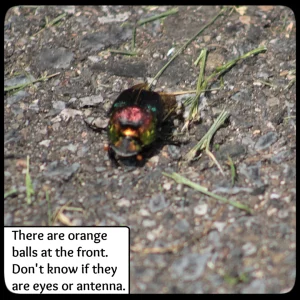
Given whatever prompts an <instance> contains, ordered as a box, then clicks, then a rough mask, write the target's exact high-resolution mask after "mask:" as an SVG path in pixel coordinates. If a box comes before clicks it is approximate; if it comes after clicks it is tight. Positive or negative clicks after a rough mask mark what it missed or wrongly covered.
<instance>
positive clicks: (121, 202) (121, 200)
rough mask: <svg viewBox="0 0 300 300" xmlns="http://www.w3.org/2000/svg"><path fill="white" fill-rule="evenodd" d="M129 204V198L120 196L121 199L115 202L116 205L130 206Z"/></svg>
mask: <svg viewBox="0 0 300 300" xmlns="http://www.w3.org/2000/svg"><path fill="white" fill-rule="evenodd" d="M130 205H131V202H130V200H128V199H125V198H121V199H120V200H119V201H118V203H117V206H125V207H130Z"/></svg>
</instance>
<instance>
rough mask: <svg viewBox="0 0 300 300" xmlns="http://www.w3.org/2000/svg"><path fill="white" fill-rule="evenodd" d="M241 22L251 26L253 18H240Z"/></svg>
mask: <svg viewBox="0 0 300 300" xmlns="http://www.w3.org/2000/svg"><path fill="white" fill-rule="evenodd" d="M239 20H240V21H241V23H243V24H246V25H250V23H251V18H250V17H249V16H240V17H239Z"/></svg>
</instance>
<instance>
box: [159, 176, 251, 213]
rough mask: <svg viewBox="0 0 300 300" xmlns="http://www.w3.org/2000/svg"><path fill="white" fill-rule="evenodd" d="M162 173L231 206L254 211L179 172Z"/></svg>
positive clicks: (249, 211)
mask: <svg viewBox="0 0 300 300" xmlns="http://www.w3.org/2000/svg"><path fill="white" fill-rule="evenodd" d="M162 174H163V175H164V176H166V177H170V178H172V179H173V180H175V181H176V182H177V183H181V184H184V185H187V186H189V187H191V188H193V189H195V190H197V191H199V192H201V193H203V194H205V195H207V196H210V197H212V198H215V199H217V200H219V201H221V202H223V203H227V204H229V205H231V206H234V207H236V208H238V209H241V210H244V211H246V212H247V213H250V214H251V213H252V211H251V209H250V208H249V207H248V206H247V205H244V204H242V203H239V202H235V201H231V200H228V199H227V198H224V197H222V196H219V195H216V194H214V193H212V192H209V191H208V190H207V188H205V187H203V186H201V185H200V184H197V183H194V182H192V181H190V180H189V179H187V178H185V177H183V176H181V175H179V174H178V173H175V172H173V173H172V174H168V173H165V172H162Z"/></svg>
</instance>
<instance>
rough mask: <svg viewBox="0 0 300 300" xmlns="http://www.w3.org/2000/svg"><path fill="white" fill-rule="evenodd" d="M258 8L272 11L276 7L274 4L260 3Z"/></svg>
mask: <svg viewBox="0 0 300 300" xmlns="http://www.w3.org/2000/svg"><path fill="white" fill-rule="evenodd" d="M258 8H259V9H260V10H262V11H271V10H272V9H273V8H274V6H272V5H260V6H258Z"/></svg>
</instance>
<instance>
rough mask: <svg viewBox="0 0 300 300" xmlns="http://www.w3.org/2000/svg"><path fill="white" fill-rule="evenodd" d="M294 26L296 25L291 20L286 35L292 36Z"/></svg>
mask: <svg viewBox="0 0 300 300" xmlns="http://www.w3.org/2000/svg"><path fill="white" fill-rule="evenodd" d="M293 26H294V22H291V23H290V24H289V25H288V26H287V27H286V32H287V34H286V35H285V36H286V37H287V38H289V37H290V33H291V31H292V29H293Z"/></svg>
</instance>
